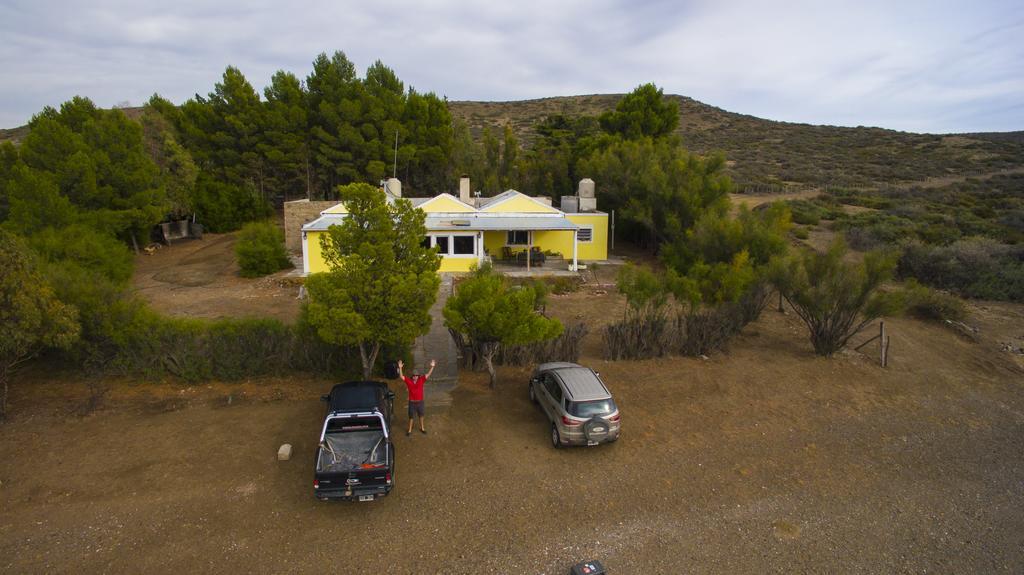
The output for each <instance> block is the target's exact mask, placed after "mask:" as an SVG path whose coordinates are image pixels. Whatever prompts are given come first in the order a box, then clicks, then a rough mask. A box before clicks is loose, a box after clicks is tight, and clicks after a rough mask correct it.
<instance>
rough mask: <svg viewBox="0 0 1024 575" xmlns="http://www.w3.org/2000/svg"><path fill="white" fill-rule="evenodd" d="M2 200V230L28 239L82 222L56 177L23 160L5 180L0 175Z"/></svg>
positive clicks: (0, 197)
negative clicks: (45, 230) (61, 189)
mask: <svg viewBox="0 0 1024 575" xmlns="http://www.w3.org/2000/svg"><path fill="white" fill-rule="evenodd" d="M0 200H2V202H0V203H2V204H4V206H5V210H4V211H5V213H4V214H3V218H2V219H0V222H2V225H3V227H5V228H7V229H8V230H10V231H12V232H14V233H17V234H19V235H22V236H26V237H28V236H30V235H31V234H33V233H36V232H38V231H39V230H43V229H46V228H48V227H51V226H53V227H61V226H67V225H71V224H72V223H73V222H75V221H77V220H79V219H80V212H79V210H78V209H77V208H76V207H75V206H74V205H73V204H72V203H71V202H70V201H69V200H68V198H67V197H66V196H64V195H62V194H61V192H60V188H59V187H58V186H57V183H56V182H55V181H54V179H53V176H52V175H50V174H47V173H44V172H40V171H38V170H33V169H31V168H29V167H28V166H26V165H24V164H23V163H21V161H20V159H19V160H17V162H16V163H15V164H14V165H12V166H11V168H10V169H9V170H7V174H6V177H3V175H0Z"/></svg>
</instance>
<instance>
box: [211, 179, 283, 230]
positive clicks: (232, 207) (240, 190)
mask: <svg viewBox="0 0 1024 575" xmlns="http://www.w3.org/2000/svg"><path fill="white" fill-rule="evenodd" d="M192 203H193V206H194V207H195V210H196V212H198V213H199V214H201V218H202V222H203V225H204V226H205V227H206V230H207V231H211V232H230V231H234V230H237V229H238V228H240V227H242V226H243V225H244V224H245V222H251V221H255V220H261V219H265V218H267V217H269V216H270V215H271V213H272V210H271V209H270V204H268V203H267V202H265V201H263V199H262V198H261V197H260V196H259V195H258V194H255V193H254V192H253V191H252V189H250V188H248V187H245V186H240V185H236V184H230V183H224V182H222V181H220V180H217V179H216V178H214V177H213V176H211V175H210V174H208V173H205V172H200V174H199V177H198V179H197V180H196V186H195V193H194V195H193V198H192Z"/></svg>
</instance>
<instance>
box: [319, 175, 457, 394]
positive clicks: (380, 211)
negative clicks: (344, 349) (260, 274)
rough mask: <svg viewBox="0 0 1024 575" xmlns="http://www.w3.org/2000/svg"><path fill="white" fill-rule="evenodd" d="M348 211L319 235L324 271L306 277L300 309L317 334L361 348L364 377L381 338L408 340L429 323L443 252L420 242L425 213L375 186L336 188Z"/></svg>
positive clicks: (396, 342)
mask: <svg viewBox="0 0 1024 575" xmlns="http://www.w3.org/2000/svg"><path fill="white" fill-rule="evenodd" d="M338 193H339V195H340V196H341V198H342V202H344V204H345V206H346V208H347V209H348V216H347V217H346V218H345V219H344V221H343V222H342V224H341V225H337V226H332V227H331V228H330V229H329V230H328V232H327V233H326V234H324V236H323V238H322V240H321V241H322V244H321V245H322V247H323V254H324V260H325V261H326V262H327V265H328V267H329V268H330V271H328V272H325V273H321V274H314V275H312V276H310V278H309V279H308V280H307V283H306V288H307V290H308V292H309V301H308V302H307V304H306V314H307V317H308V320H309V323H310V324H311V325H312V326H313V327H314V328H315V329H316V330H317V333H318V334H319V336H320V338H321V339H323V340H324V341H326V342H329V343H333V344H336V345H339V346H355V345H358V346H359V349H360V354H361V359H362V362H363V375H364V377H366V378H369V377H370V374H371V371H372V369H373V365H374V362H375V361H376V358H377V354H378V353H379V351H380V349H381V347H382V346H385V345H408V344H410V343H411V342H412V341H413V340H414V339H415V338H416V337H418V336H420V335H423V334H425V333H426V332H427V331H428V330H429V329H430V321H431V319H430V313H429V310H430V306H431V305H432V304H433V303H434V300H435V298H436V297H437V289H438V286H439V285H440V278H439V277H438V275H437V270H438V268H439V267H440V264H441V259H440V256H439V255H438V254H437V251H436V250H435V249H433V248H426V247H424V246H423V245H422V241H423V237H424V236H425V235H426V227H425V226H424V220H425V217H426V216H425V214H424V213H423V212H422V211H420V210H418V209H415V208H413V207H412V204H410V203H409V201H408V200H398V201H395V202H394V203H388V202H387V201H385V196H384V194H382V193H381V192H380V191H379V190H377V189H376V188H374V187H373V186H369V185H367V184H351V185H348V186H343V187H341V188H339V190H338Z"/></svg>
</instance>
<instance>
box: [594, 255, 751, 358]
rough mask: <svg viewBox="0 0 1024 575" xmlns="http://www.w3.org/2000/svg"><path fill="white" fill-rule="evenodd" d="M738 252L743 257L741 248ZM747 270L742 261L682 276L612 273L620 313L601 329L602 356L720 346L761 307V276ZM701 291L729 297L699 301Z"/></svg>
mask: <svg viewBox="0 0 1024 575" xmlns="http://www.w3.org/2000/svg"><path fill="white" fill-rule="evenodd" d="M740 255H741V256H742V258H743V259H745V258H746V257H747V256H746V252H745V251H743V252H740ZM753 273H754V271H753V270H752V269H751V268H749V267H747V266H746V262H745V261H744V262H742V263H741V264H739V265H737V266H735V269H734V267H732V266H723V267H715V268H714V269H713V270H712V271H710V272H708V273H706V274H691V275H688V276H680V275H679V274H678V273H676V272H675V271H674V270H668V271H667V272H666V273H663V274H660V273H655V272H654V271H652V270H650V269H648V268H643V267H636V266H632V265H627V266H626V267H624V268H622V269H621V270H620V271H619V275H618V286H619V291H620V292H621V293H622V294H624V295H625V296H626V301H627V308H626V313H625V314H624V316H623V319H622V321H619V322H615V323H612V324H609V325H607V326H605V328H604V333H603V334H602V336H603V340H604V345H605V357H606V358H608V359H611V360H619V359H646V358H651V357H659V356H662V355H664V354H665V353H668V352H672V351H675V352H678V353H682V354H685V355H691V356H698V355H702V354H705V353H710V352H711V351H713V350H716V349H719V348H722V347H724V346H725V345H726V344H727V343H728V341H729V339H730V338H731V337H733V336H734V335H736V334H737V333H739V331H740V330H741V329H742V328H743V326H745V325H747V324H748V323H750V322H751V321H753V320H755V319H757V317H758V316H759V315H760V314H761V310H763V309H764V306H765V303H766V301H767V296H768V290H767V288H766V287H765V282H764V281H763V280H760V279H759V278H755V277H750V276H751V275H752V274H753ZM705 293H719V294H722V293H726V294H729V296H728V298H727V299H726V298H723V299H722V300H719V301H715V302H713V303H715V305H700V302H701V300H702V298H705V297H707V296H706V295H704V294H705ZM669 296H671V299H670V297H669ZM673 311H674V314H673V313H672V312H673Z"/></svg>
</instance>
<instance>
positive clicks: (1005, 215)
mask: <svg viewBox="0 0 1024 575" xmlns="http://www.w3.org/2000/svg"><path fill="white" fill-rule="evenodd" d="M823 201H833V202H842V203H844V204H849V205H854V206H861V207H867V208H871V209H872V210H875V211H868V212H861V213H856V214H841V213H840V214H839V216H838V217H837V221H836V228H837V229H840V230H845V231H846V234H847V236H848V238H849V239H850V244H851V246H853V247H861V246H867V247H871V246H878V245H886V244H891V243H893V242H895V241H899V240H903V239H910V240H917V241H920V242H923V243H926V244H934V245H948V244H951V243H953V242H955V241H957V240H959V239H961V238H967V237H971V236H984V237H988V238H992V239H995V240H999V241H1002V242H1004V243H1010V244H1018V243H1024V174H998V175H995V176H993V177H991V178H989V179H987V180H972V179H968V180H966V181H964V182H956V183H952V184H949V185H947V186H943V187H938V188H935V187H928V188H924V187H910V188H885V189H881V190H837V191H834V192H833V193H832V194H830V195H829V196H826V197H824V198H821V199H820V200H816V201H815V202H816V203H819V202H823ZM854 240H856V242H855V241H854Z"/></svg>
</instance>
